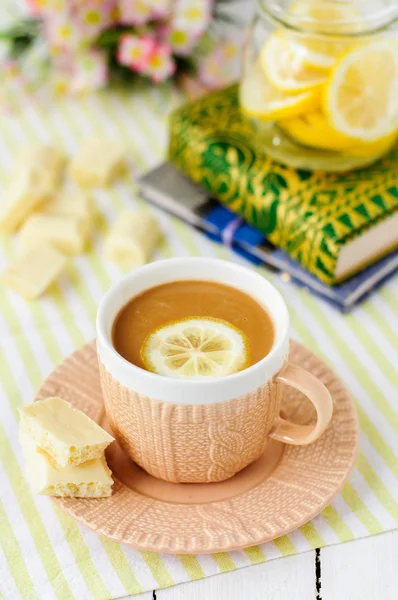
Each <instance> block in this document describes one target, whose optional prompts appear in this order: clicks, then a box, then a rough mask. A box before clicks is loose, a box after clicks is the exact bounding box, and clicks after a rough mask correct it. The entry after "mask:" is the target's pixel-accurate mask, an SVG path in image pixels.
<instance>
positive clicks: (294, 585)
mask: <svg viewBox="0 0 398 600" xmlns="http://www.w3.org/2000/svg"><path fill="white" fill-rule="evenodd" d="M155 595H156V600H187V598H189V600H204V598H205V599H206V600H243V599H244V600H246V599H247V600H265V599H266V598H272V599H273V600H285V599H286V598H288V599H289V600H314V599H315V553H314V552H305V553H303V554H297V555H294V556H288V557H286V558H283V559H277V560H271V561H269V562H266V563H263V564H261V565H255V566H251V567H245V568H243V569H238V570H236V571H233V572H231V573H225V574H222V575H216V576H214V577H208V578H206V579H201V580H199V581H192V582H190V583H182V584H181V585H177V586H175V587H172V588H169V589H166V590H157V591H156V592H155ZM334 600H335V599H334ZM350 600H351V599H350Z"/></svg>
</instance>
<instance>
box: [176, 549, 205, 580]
mask: <svg viewBox="0 0 398 600" xmlns="http://www.w3.org/2000/svg"><path fill="white" fill-rule="evenodd" d="M177 556H178V558H179V560H180V561H181V564H182V566H183V567H184V569H185V570H186V572H187V573H188V575H189V578H190V579H191V580H192V581H195V580H196V579H203V578H204V577H206V573H205V572H204V571H203V569H202V567H201V565H200V563H199V562H198V560H197V558H196V557H195V556H193V555H192V554H177Z"/></svg>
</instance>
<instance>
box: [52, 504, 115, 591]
mask: <svg viewBox="0 0 398 600" xmlns="http://www.w3.org/2000/svg"><path fill="white" fill-rule="evenodd" d="M53 508H54V511H55V514H56V515H57V517H58V520H59V522H60V524H61V527H62V530H63V532H64V535H65V538H66V540H67V542H68V544H69V547H70V549H71V551H72V554H73V556H74V557H75V561H76V564H77V565H78V567H79V570H80V572H81V574H82V576H83V579H84V581H85V582H86V586H87V587H88V589H89V590H90V593H91V594H92V595H93V597H94V598H95V599H96V600H97V599H98V600H108V599H109V598H111V597H112V596H111V594H110V593H109V590H108V589H107V587H106V585H105V583H104V582H103V580H102V578H101V576H100V574H99V571H98V569H97V568H96V566H95V564H94V562H93V559H92V558H91V554H90V551H89V549H88V546H87V544H86V542H85V541H84V537H83V535H82V533H81V531H80V529H79V527H78V525H77V523H76V521H74V520H73V519H72V518H71V517H69V516H68V515H66V514H65V513H64V512H63V511H62V510H61V509H60V508H58V506H57V505H55V504H53ZM104 575H106V573H105V574H104Z"/></svg>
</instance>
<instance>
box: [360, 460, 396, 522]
mask: <svg viewBox="0 0 398 600" xmlns="http://www.w3.org/2000/svg"><path fill="white" fill-rule="evenodd" d="M356 467H357V469H358V471H359V472H360V473H361V475H362V477H363V478H364V480H365V481H366V483H367V484H368V486H369V487H370V489H371V490H372V492H373V493H374V494H375V496H377V498H378V500H379V502H380V504H382V505H383V506H384V508H385V509H386V510H387V511H388V512H389V513H390V515H391V516H392V518H393V519H394V521H395V522H396V523H397V524H398V503H397V502H396V500H395V499H394V497H393V496H392V495H391V494H390V492H389V491H388V490H387V488H386V487H385V486H384V484H383V483H382V481H381V479H380V478H379V477H378V476H377V474H376V472H375V471H374V470H373V469H372V467H371V466H370V464H369V463H368V461H367V460H366V458H365V456H364V455H363V454H362V452H360V453H359V455H358V459H357V464H356Z"/></svg>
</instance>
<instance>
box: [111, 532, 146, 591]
mask: <svg viewBox="0 0 398 600" xmlns="http://www.w3.org/2000/svg"><path fill="white" fill-rule="evenodd" d="M101 542H102V545H103V547H104V549H105V552H106V553H107V555H108V557H109V561H110V563H111V564H112V566H113V568H114V569H115V571H116V573H117V575H118V577H119V579H120V581H121V583H122V584H123V585H124V587H125V589H126V591H127V593H128V594H141V593H142V592H143V591H144V590H143V589H142V587H141V586H140V584H139V583H138V581H137V578H136V576H135V575H134V572H133V570H132V568H131V567H130V565H129V563H128V561H127V558H126V556H125V554H124V552H123V550H122V548H121V546H120V544H117V543H115V542H111V541H110V540H107V539H106V538H104V537H102V536H101Z"/></svg>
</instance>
